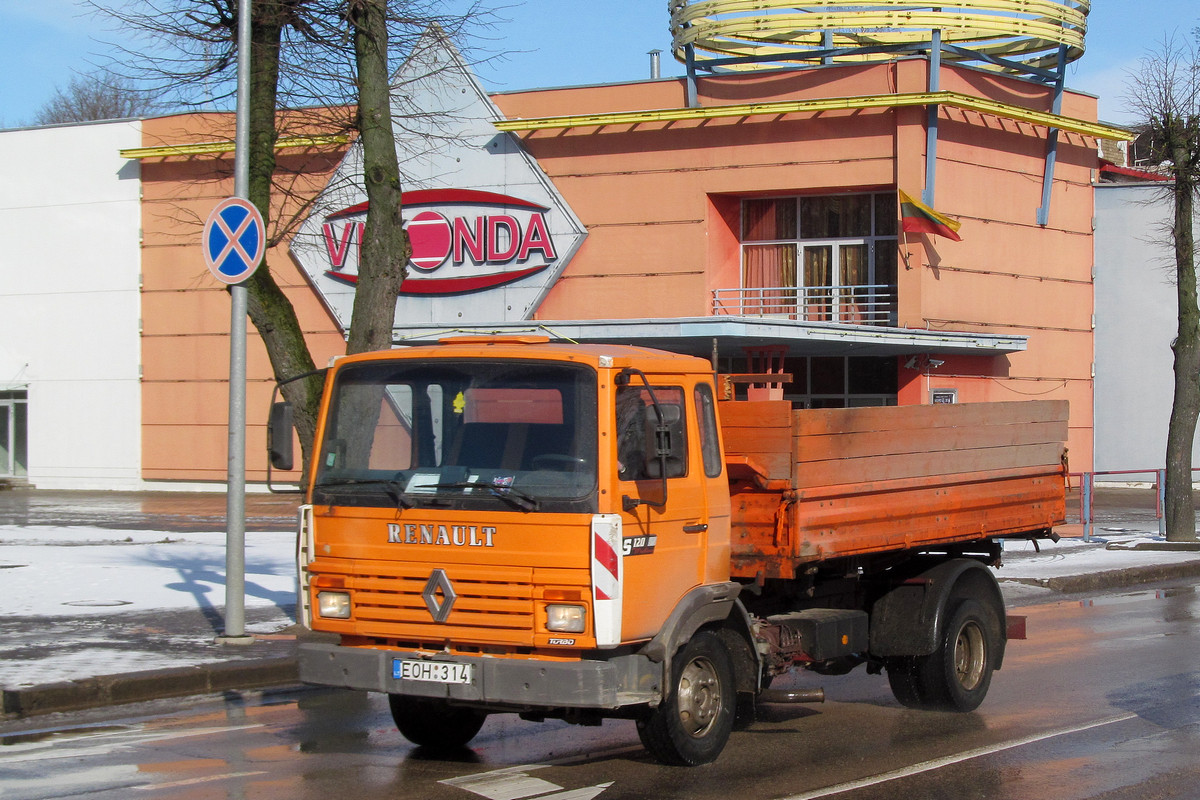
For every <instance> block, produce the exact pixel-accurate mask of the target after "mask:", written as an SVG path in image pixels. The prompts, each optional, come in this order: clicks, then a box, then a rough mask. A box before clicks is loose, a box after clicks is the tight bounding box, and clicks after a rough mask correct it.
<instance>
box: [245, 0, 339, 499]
mask: <svg viewBox="0 0 1200 800" xmlns="http://www.w3.org/2000/svg"><path fill="white" fill-rule="evenodd" d="M251 13H252V15H253V18H252V19H251V23H250V39H251V43H250V48H251V50H250V52H251V59H250V103H249V127H250V130H249V133H250V137H249V138H250V146H249V153H248V156H249V157H248V159H247V160H248V162H249V167H250V180H249V195H250V197H249V200H250V201H251V202H252V203H254V205H255V206H257V207H258V210H259V213H261V214H262V217H263V222H264V223H266V222H267V221H268V220H270V212H271V186H272V177H273V176H274V174H275V140H276V138H277V137H278V132H277V130H276V124H275V103H276V91H277V87H278V81H279V47H280V36H281V32H282V29H283V20H282V18H281V16H280V10H279V8H278V5H277V4H275V3H257V4H255V10H254V11H252V12H251ZM246 289H247V292H246V296H247V307H248V313H249V317H250V320H251V321H252V322H253V323H254V327H255V328H256V329H257V330H258V333H259V336H261V337H262V340H263V344H264V345H265V346H266V350H267V356H268V357H269V358H270V361H271V368H272V370H273V371H274V373H275V379H276V380H279V381H283V380H287V379H288V378H292V377H295V376H297V375H301V374H304V373H306V372H312V371H313V369H314V365H313V360H312V355H311V354H310V353H309V350H308V343H307V342H305V340H304V332H303V331H302V330H301V329H300V321H299V320H298V319H297V318H296V310H295V308H294V307H293V306H292V304H291V302H290V301H289V300H288V299H287V296H286V295H284V293H283V290H281V289H280V288H279V285H278V284H277V283H276V282H275V279H274V277H273V276H272V275H271V271H270V269H269V268H268V266H267V264H265V263H264V264H262V265H260V267H259V268H258V269H257V270H256V271H255V273H254V275H253V276H251V277H250V279H249V280H247V281H246ZM322 383H323V378H321V377H315V378H310V379H308V380H303V381H295V382H293V383H289V384H286V385H285V386H284V387H283V389H282V391H283V396H284V399H286V400H287V401H288V402H289V403H291V404H292V409H293V418H294V420H295V423H296V431H297V433H298V434H299V438H300V450H301V454H302V469H303V474H304V475H307V474H308V466H309V463H310V461H311V457H312V444H313V437H314V435H315V434H316V420H317V405H318V402H319V401H320V398H321V387H322Z"/></svg>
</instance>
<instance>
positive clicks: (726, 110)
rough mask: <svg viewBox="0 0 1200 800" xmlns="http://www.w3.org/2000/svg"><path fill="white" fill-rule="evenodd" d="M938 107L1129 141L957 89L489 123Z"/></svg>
mask: <svg viewBox="0 0 1200 800" xmlns="http://www.w3.org/2000/svg"><path fill="white" fill-rule="evenodd" d="M930 105H941V106H947V107H950V108H958V109H962V110H964V111H976V112H978V113H980V114H988V115H990V116H994V117H1001V118H1003V119H1011V120H1015V121H1017V122H1026V123H1029V124H1030V125H1039V126H1042V127H1046V128H1057V129H1059V130H1063V131H1069V132H1071V133H1078V134H1081V135H1083V136H1092V137H1095V138H1097V139H1112V140H1116V141H1130V140H1132V139H1133V138H1134V137H1135V135H1136V134H1134V133H1133V132H1131V131H1128V130H1126V129H1124V128H1118V127H1115V126H1112V125H1104V124H1102V123H1099V122H1088V121H1087V120H1082V119H1075V118H1073V117H1064V116H1061V115H1059V114H1051V113H1049V112H1046V111H1035V110H1033V109H1030V108H1023V107H1021V106H1014V105H1011V104H1009V103H1000V102H997V101H995V100H986V99H984V98H981V97H973V96H971V95H966V94H962V93H960V92H949V91H940V92H908V93H900V94H881V95H863V96H859V97H831V98H823V99H816V100H782V101H777V102H772V103H745V104H741V105H726V106H702V107H697V108H666V109H658V110H651V111H617V112H611V113H607V114H577V115H572V116H562V117H538V118H534V119H507V120H500V121H498V122H496V123H495V125H496V127H497V128H499V129H500V130H502V131H535V130H552V129H564V128H587V127H604V126H609V125H639V124H643V123H665V122H679V121H684V120H704V119H718V118H728V117H753V116H764V115H765V116H777V115H779V114H818V113H821V112H828V111H858V110H863V109H872V108H908V107H913V106H930Z"/></svg>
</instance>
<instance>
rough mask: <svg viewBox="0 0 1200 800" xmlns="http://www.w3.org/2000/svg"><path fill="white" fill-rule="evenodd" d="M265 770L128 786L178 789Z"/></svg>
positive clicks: (262, 772)
mask: <svg viewBox="0 0 1200 800" xmlns="http://www.w3.org/2000/svg"><path fill="white" fill-rule="evenodd" d="M266 774H268V773H267V771H266V770H261V769H260V770H257V771H255V772H226V773H225V774H223V775H206V776H204V777H203V778H188V779H187V780H182V781H171V782H170V783H146V784H143V785H141V786H131V787H129V788H131V789H136V790H138V791H139V792H156V791H158V790H159V789H178V788H179V787H181V786H197V785H199V784H202V783H211V782H212V781H227V780H233V779H234V778H251V777H254V776H255V775H266Z"/></svg>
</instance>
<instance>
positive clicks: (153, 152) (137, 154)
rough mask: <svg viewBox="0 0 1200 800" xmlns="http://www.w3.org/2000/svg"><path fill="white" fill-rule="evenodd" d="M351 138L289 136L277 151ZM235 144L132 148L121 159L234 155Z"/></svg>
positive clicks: (204, 143)
mask: <svg viewBox="0 0 1200 800" xmlns="http://www.w3.org/2000/svg"><path fill="white" fill-rule="evenodd" d="M348 141H350V137H348V136H344V135H339V136H288V137H286V138H283V139H280V140H279V141H277V142H275V149H276V150H284V149H286V148H291V147H323V146H326V145H338V144H345V143H346V142H348ZM234 149H235V148H234V144H233V142H195V143H193V144H167V145H161V146H159V147H130V148H127V149H125V150H122V151H121V158H166V157H167V156H204V155H215V154H217V153H232V152H233V151H234Z"/></svg>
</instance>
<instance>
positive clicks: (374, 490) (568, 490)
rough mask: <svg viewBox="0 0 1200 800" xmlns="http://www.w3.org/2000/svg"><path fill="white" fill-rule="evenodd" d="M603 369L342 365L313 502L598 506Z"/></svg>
mask: <svg viewBox="0 0 1200 800" xmlns="http://www.w3.org/2000/svg"><path fill="white" fill-rule="evenodd" d="M595 489H596V374H595V372H594V371H592V370H590V369H587V368H584V367H580V366H574V365H563V364H555V363H547V362H542V361H538V362H533V361H512V360H506V361H483V360H480V361H447V360H427V361H418V360H415V359H414V360H396V361H386V362H372V363H365V364H355V365H352V366H349V367H346V368H344V369H342V370H340V371H339V372H338V373H337V378H336V384H335V385H334V388H333V395H332V402H331V404H330V408H329V416H328V419H327V421H326V424H325V434H324V439H323V441H322V443H321V449H320V452H319V458H318V461H317V474H316V481H315V487H314V496H313V500H314V502H318V503H333V504H345V505H365V506H386V507H401V508H405V507H412V506H421V505H434V506H440V507H445V506H453V507H460V508H495V507H496V506H497V505H498V504H499V505H501V506H502V507H504V508H506V509H507V508H516V509H519V510H522V511H535V510H543V511H545V510H592V506H593V505H594V503H595V499H594V495H595Z"/></svg>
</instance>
